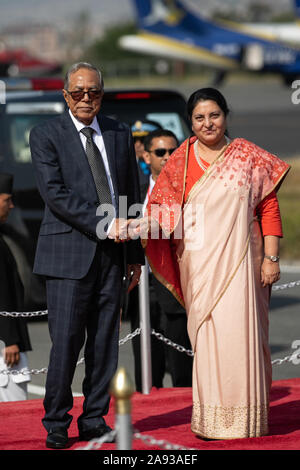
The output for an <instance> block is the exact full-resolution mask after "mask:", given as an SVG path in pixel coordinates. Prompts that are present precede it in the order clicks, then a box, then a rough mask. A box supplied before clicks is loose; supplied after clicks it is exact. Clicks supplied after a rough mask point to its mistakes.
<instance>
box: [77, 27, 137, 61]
mask: <svg viewBox="0 0 300 470" xmlns="http://www.w3.org/2000/svg"><path fill="white" fill-rule="evenodd" d="M136 33H137V29H136V27H135V25H134V24H131V23H129V24H123V25H117V26H113V27H112V28H109V29H107V30H106V32H105V34H104V36H103V37H102V38H100V39H97V40H96V41H95V42H94V43H93V44H92V45H91V46H90V47H89V48H88V49H87V51H86V52H85V57H89V59H90V60H91V61H93V62H95V63H99V62H100V63H103V62H106V61H107V62H112V61H119V60H126V59H134V58H137V57H139V58H143V57H145V56H144V55H143V54H139V53H135V52H131V51H126V50H124V49H121V47H120V46H119V44H118V41H119V38H120V37H121V36H124V35H127V34H136Z"/></svg>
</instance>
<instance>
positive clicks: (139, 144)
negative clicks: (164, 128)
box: [131, 121, 161, 185]
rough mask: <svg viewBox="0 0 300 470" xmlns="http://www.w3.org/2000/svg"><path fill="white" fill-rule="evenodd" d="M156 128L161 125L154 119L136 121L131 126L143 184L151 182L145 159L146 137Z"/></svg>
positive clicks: (159, 127)
mask: <svg viewBox="0 0 300 470" xmlns="http://www.w3.org/2000/svg"><path fill="white" fill-rule="evenodd" d="M155 129H161V126H160V124H158V123H157V122H154V121H135V123H134V124H133V125H132V126H131V132H132V136H133V141H134V148H135V154H136V159H137V163H138V170H139V178H140V183H141V184H142V185H143V184H145V183H146V184H147V183H148V182H149V176H150V174H151V170H150V167H149V164H147V163H146V162H145V160H144V139H145V137H146V136H147V135H148V134H149V132H152V131H154V130H155Z"/></svg>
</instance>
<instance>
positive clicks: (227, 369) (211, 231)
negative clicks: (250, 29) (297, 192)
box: [146, 139, 289, 439]
mask: <svg viewBox="0 0 300 470" xmlns="http://www.w3.org/2000/svg"><path fill="white" fill-rule="evenodd" d="M194 140H195V139H191V140H190V142H191V143H193V141H194ZM188 151H189V143H188V142H185V143H184V144H182V146H181V147H180V148H179V149H178V150H177V152H175V154H173V156H172V157H171V158H170V160H169V162H168V164H167V165H166V166H165V168H164V170H163V171H162V173H161V175H160V177H159V178H158V181H157V183H156V186H155V188H154V190H153V192H152V196H151V199H150V201H149V205H148V211H149V213H150V214H151V215H152V217H155V211H154V210H153V207H155V205H156V204H159V205H162V204H163V205H164V206H167V207H169V208H170V210H169V215H171V223H170V222H169V223H165V222H164V221H163V220H162V219H161V218H160V219H159V218H158V219H157V220H158V221H159V223H160V226H161V228H162V229H163V230H164V233H166V234H167V235H170V238H169V239H165V240H162V239H161V238H160V239H158V240H154V239H152V238H151V237H149V239H148V241H147V246H146V254H147V256H148V259H149V263H150V265H151V267H152V270H153V272H154V274H155V275H156V276H157V277H158V279H159V280H160V281H161V282H163V283H164V284H165V285H166V286H167V287H168V288H169V289H170V290H171V292H173V294H174V295H175V296H176V297H177V298H178V300H180V301H181V302H182V303H183V304H184V305H185V308H186V311H187V315H188V333H189V337H190V340H191V344H192V347H193V350H194V353H195V357H194V368H193V414H192V423H191V428H192V431H193V432H194V433H196V434H197V435H199V436H203V437H206V438H215V439H233V438H243V437H255V436H262V435H265V434H267V433H268V408H269V390H270V385H271V380H272V370H271V360H270V352H269V345H268V308H269V298H270V289H269V288H263V287H262V286H261V282H260V268H261V263H262V259H263V240H262V235H261V230H260V226H259V223H258V221H257V220H255V219H254V218H253V212H254V209H255V207H256V206H257V205H258V204H259V203H260V201H262V200H263V199H264V198H265V197H266V196H267V195H268V194H269V193H270V192H271V191H273V190H274V189H275V188H277V189H278V187H279V185H280V184H281V182H282V180H283V178H284V177H285V175H286V174H287V172H288V170H289V166H288V165H287V164H286V163H285V162H283V161H281V160H279V159H278V158H277V157H275V156H274V155H271V154H269V153H268V152H266V151H264V150H262V149H260V148H259V147H257V146H256V145H254V144H252V143H250V142H247V141H246V140H244V139H235V140H233V141H232V142H231V143H230V144H229V145H228V146H227V148H226V150H225V152H223V154H222V155H220V156H219V157H218V158H217V159H216V160H215V162H213V163H212V164H211V166H210V167H209V168H208V170H207V171H206V172H205V173H204V175H203V176H202V178H201V179H200V180H199V181H198V182H197V183H196V184H195V185H194V187H193V188H192V190H191V191H190V194H189V197H188V199H187V201H186V203H185V204H184V206H183V194H184V181H185V169H186V166H187V158H188ZM174 183H175V187H174ZM174 202H176V203H177V204H181V207H182V211H180V213H178V211H175V212H173V211H172V204H174ZM180 226H181V227H182V237H180V236H179V237H178V236H176V231H177V233H180V230H179V231H178V227H180Z"/></svg>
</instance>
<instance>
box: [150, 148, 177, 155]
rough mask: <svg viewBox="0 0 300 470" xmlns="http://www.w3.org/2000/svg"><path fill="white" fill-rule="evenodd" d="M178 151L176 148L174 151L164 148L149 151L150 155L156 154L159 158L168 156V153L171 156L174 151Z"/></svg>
mask: <svg viewBox="0 0 300 470" xmlns="http://www.w3.org/2000/svg"><path fill="white" fill-rule="evenodd" d="M175 150H176V147H175V148H173V149H163V148H160V149H155V150H148V152H149V153H155V155H156V156H157V157H159V158H162V157H164V156H165V155H166V153H168V154H169V155H171V153H173V152H174V151H175Z"/></svg>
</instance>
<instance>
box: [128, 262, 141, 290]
mask: <svg viewBox="0 0 300 470" xmlns="http://www.w3.org/2000/svg"><path fill="white" fill-rule="evenodd" d="M141 272H142V267H141V265H140V264H128V266H127V276H128V279H129V280H130V284H129V287H128V291H127V292H130V291H131V290H132V289H133V288H134V287H135V286H137V285H138V283H139V281H140V277H141Z"/></svg>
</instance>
